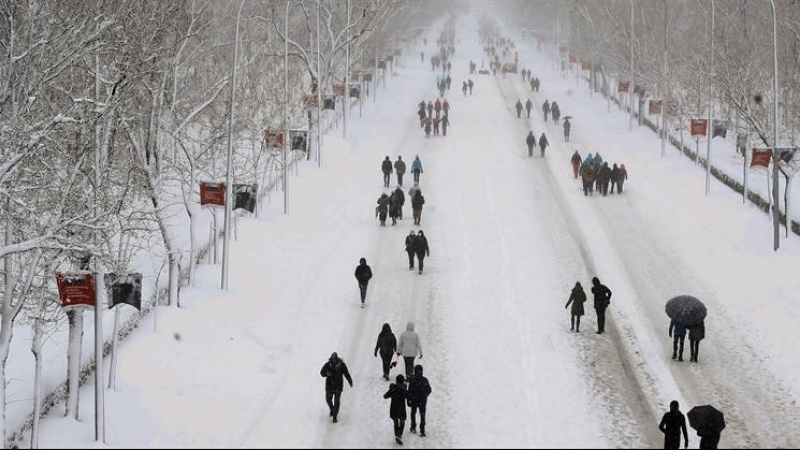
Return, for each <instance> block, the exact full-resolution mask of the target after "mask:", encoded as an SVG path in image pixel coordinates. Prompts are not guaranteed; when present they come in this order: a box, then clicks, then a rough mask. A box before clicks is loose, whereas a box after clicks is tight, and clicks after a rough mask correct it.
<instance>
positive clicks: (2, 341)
mask: <svg viewBox="0 0 800 450" xmlns="http://www.w3.org/2000/svg"><path fill="white" fill-rule="evenodd" d="M3 309H4V312H8V311H9V309H7V308H5V307H4V308H3ZM13 325H14V322H13V320H12V317H11V315H10V314H3V319H2V327H3V328H2V330H0V436H2V438H3V447H6V435H7V434H6V432H7V423H6V381H7V380H6V363H7V361H8V353H9V350H10V349H11V338H12V336H13V334H14V329H13Z"/></svg>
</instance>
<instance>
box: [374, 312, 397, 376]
mask: <svg viewBox="0 0 800 450" xmlns="http://www.w3.org/2000/svg"><path fill="white" fill-rule="evenodd" d="M396 351H397V338H396V337H395V336H394V333H392V327H391V326H389V324H388V323H385V324H383V329H382V330H381V333H380V334H379V335H378V342H377V343H376V344H375V357H376V358H377V357H378V355H379V354H380V355H381V362H383V379H384V380H386V381H389V370H391V368H392V357H394V353H395V352H396Z"/></svg>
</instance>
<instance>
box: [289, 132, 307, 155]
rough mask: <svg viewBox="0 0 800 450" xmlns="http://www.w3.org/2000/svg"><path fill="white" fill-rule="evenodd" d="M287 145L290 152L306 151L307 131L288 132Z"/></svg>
mask: <svg viewBox="0 0 800 450" xmlns="http://www.w3.org/2000/svg"><path fill="white" fill-rule="evenodd" d="M289 143H290V144H291V146H290V148H291V149H292V150H297V151H301V152H305V151H308V131H305V130H289Z"/></svg>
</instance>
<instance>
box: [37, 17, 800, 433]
mask: <svg viewBox="0 0 800 450" xmlns="http://www.w3.org/2000/svg"><path fill="white" fill-rule="evenodd" d="M458 37H460V38H461V43H460V45H459V46H458V49H457V53H456V58H455V60H454V61H453V89H452V91H450V93H448V96H447V97H448V99H449V100H450V102H451V103H452V112H451V122H452V126H451V128H450V129H449V130H448V132H449V133H448V136H447V137H434V138H431V139H425V138H424V136H423V133H422V130H421V129H420V128H419V123H418V121H417V119H416V116H415V111H416V104H417V103H419V101H420V100H422V99H423V98H424V99H426V100H427V99H433V98H434V96H435V95H436V94H435V91H434V75H435V74H434V73H432V72H431V71H430V66H429V63H428V62H427V61H426V62H425V63H423V64H420V63H419V59H417V58H416V57H415V56H418V53H419V51H418V50H417V51H416V52H414V51H411V52H409V54H410V56H409V57H408V67H407V68H405V69H401V70H400V75H401V76H400V77H394V78H392V79H391V80H390V81H389V83H388V89H387V90H381V91H380V92H379V97H378V99H379V102H378V103H376V104H373V103H371V102H367V103H366V104H365V108H364V113H365V114H364V118H363V119H360V120H359V119H358V118H357V117H358V113H357V112H354V116H353V117H354V120H353V121H352V128H351V130H350V134H349V137H348V139H347V140H343V139H341V138H340V136H341V131H340V130H338V132H337V130H333V131H332V132H331V133H330V134H329V135H328V136H327V137H326V139H325V159H324V167H323V168H322V169H321V170H320V169H317V168H316V167H313V165H307V166H301V168H300V171H299V176H298V177H293V178H290V180H289V181H290V187H289V193H290V200H289V201H290V215H289V216H288V217H285V216H283V215H282V210H283V205H282V204H281V203H280V199H278V198H277V196H276V197H275V203H273V204H271V205H268V206H267V207H266V208H265V213H264V214H263V215H262V217H261V218H260V219H248V220H243V221H242V222H241V223H240V227H239V239H238V241H237V242H235V243H234V244H233V246H232V253H231V261H232V269H231V283H230V285H231V289H230V291H229V292H227V293H224V292H221V291H219V290H218V288H217V286H218V278H219V267H217V266H201V268H200V277H201V280H202V281H201V282H199V283H198V286H197V287H196V288H194V289H187V290H184V292H183V297H182V304H183V305H184V308H181V309H180V310H178V309H169V310H164V314H162V316H161V317H160V323H159V332H158V333H150V332H149V331H148V330H149V327H144V328H143V329H142V330H141V331H139V332H137V335H136V336H134V337H132V338H131V339H129V340H128V341H126V342H125V343H124V345H123V347H122V351H121V360H120V366H119V378H118V387H117V391H116V392H109V393H108V394H107V403H108V410H107V418H108V424H107V429H108V445H109V446H112V447H136V446H142V447H170V446H172V447H206V446H211V447H223V446H232V447H242V446H246V447H337V448H338V447H347V448H355V447H388V446H393V445H394V442H393V440H392V428H391V422H390V420H389V417H388V410H389V402H388V400H384V399H383V398H382V395H383V393H384V392H385V390H386V387H387V383H386V382H384V381H383V380H382V379H381V377H380V375H381V370H380V361H379V359H378V358H374V357H373V355H372V351H373V349H374V346H375V340H376V337H377V334H378V332H379V331H380V328H381V325H382V324H383V323H384V322H388V323H390V324H391V325H392V328H393V330H394V331H395V333H396V334H398V336H399V333H400V332H402V330H404V329H405V324H406V322H407V321H408V320H414V321H416V323H417V331H418V332H419V333H420V336H421V339H422V344H423V347H424V350H425V356H424V358H423V359H422V360H420V361H419V362H420V363H421V364H423V365H424V366H425V372H426V376H427V377H428V378H429V380H430V382H431V385H432V387H433V394H432V396H431V398H430V400H429V407H428V430H427V431H428V437H426V438H419V437H416V436H411V435H408V434H407V435H406V438H407V439H406V443H407V446H410V447H480V446H490V447H503V446H510V447H544V446H553V447H587V446H588V447H609V446H615V447H616V446H620V447H642V446H649V447H653V446H656V445H660V435H659V433H658V432H657V431H655V427H656V425H657V422H658V419H660V415H661V414H662V413H663V412H665V411H666V409H667V406H666V402H667V401H668V400H671V399H672V398H677V399H679V400H681V402H682V404H683V409H684V411H687V410H688V409H689V408H690V407H691V406H694V405H699V404H713V405H715V406H718V407H719V408H720V409H721V410H723V411H724V412H725V413H726V417H727V419H728V421H729V425H728V429H726V431H725V432H724V433H723V440H722V443H721V445H722V446H724V447H757V446H759V447H760V446H767V447H774V446H786V447H791V446H795V447H796V446H797V445H798V444H800V438H798V433H800V426H798V423H797V422H796V420H798V419H797V418H798V417H800V416H798V414H797V412H798V411H797V409H798V408H797V405H796V401H797V399H798V392H800V380H798V375H797V374H798V373H800V370H799V369H800V357H799V356H798V354H797V352H796V351H793V350H794V348H793V347H794V342H796V341H797V338H798V337H799V336H798V334H800V332H798V331H797V329H796V327H795V326H794V325H795V324H796V323H797V322H798V306H797V292H800V289H799V288H800V281H798V279H797V277H796V276H793V272H794V267H796V264H797V261H798V256H799V255H800V245H798V240H797V239H794V238H792V239H789V240H788V241H786V242H784V247H783V248H782V249H781V251H780V252H779V253H777V254H773V253H772V251H771V240H770V237H771V234H770V231H769V230H770V224H769V221H768V218H767V217H766V215H764V214H763V213H761V212H760V211H758V210H756V209H755V208H752V207H744V206H742V205H741V200H740V197H738V196H737V195H735V194H734V193H732V192H730V191H728V190H727V188H724V187H722V186H721V185H719V184H716V183H715V185H714V187H713V189H712V192H713V193H712V195H711V196H709V197H704V196H703V195H702V192H703V188H702V185H703V182H704V180H703V172H702V171H701V170H700V169H698V168H696V167H695V166H694V165H693V163H691V162H690V161H687V159H686V158H683V157H680V156H678V152H677V150H673V149H670V151H671V152H672V153H670V155H669V157H668V158H667V160H666V161H664V160H662V159H661V158H660V144H659V141H658V140H657V139H656V137H655V135H653V134H652V133H651V132H650V131H649V130H636V131H635V132H634V133H628V131H627V126H628V125H627V119H626V116H624V115H623V114H621V113H619V112H617V111H612V113H610V114H607V113H606V112H605V104H604V102H603V101H601V100H599V99H597V98H596V99H595V100H590V99H589V98H588V93H587V92H584V90H576V89H575V86H574V79H561V78H560V77H559V76H558V74H556V73H555V72H553V71H552V70H551V69H550V64H549V62H547V61H546V60H545V59H543V57H542V56H540V55H537V54H534V53H533V52H532V51H531V50H530V49H527V48H525V47H524V46H522V45H521V43H520V42H518V46H520V47H522V48H520V58H521V67H529V68H531V69H532V70H533V73H534V75H535V76H538V77H539V78H540V79H541V80H542V90H541V92H540V93H539V94H538V95H535V96H533V97H531V98H532V100H533V101H534V104H535V105H536V108H535V109H534V114H533V115H532V118H531V119H530V120H520V119H517V118H516V114H515V112H513V104H514V102H515V101H516V99H517V98H518V97H522V99H523V102H524V100H525V98H527V96H528V95H530V90H529V88H528V87H527V86H526V85H525V84H523V83H522V81H521V77H520V76H519V75H511V74H509V76H508V78H505V79H503V78H502V76H498V77H496V78H495V77H492V76H479V75H477V76H473V79H474V80H475V81H476V87H475V93H474V95H472V96H468V97H467V98H464V97H463V96H462V95H461V92H460V90H459V88H460V85H461V81H462V80H463V79H464V78H465V77H466V69H467V63H468V61H469V60H470V59H473V60H475V61H480V60H481V58H483V54H482V49H481V47H480V45H478V42H477V22H476V21H475V20H471V19H470V20H464V21H462V22H461V24H460V30H459V33H458ZM432 38H433V39H432ZM428 39H429V42H432V41H435V36H431V35H429V36H428ZM433 50H434V48H433V46H432V45H429V46H428V48H426V49H425V51H426V54H427V55H429V54H431V52H432V51H433ZM544 98H549V99H550V100H551V101H552V100H553V99H556V100H557V101H558V103H559V104H560V106H561V109H562V115H572V116H573V117H574V120H573V129H572V137H571V142H570V143H569V144H568V145H565V144H564V143H563V142H562V139H561V138H560V137H561V131H560V127H557V126H555V125H553V124H552V123H549V124H546V125H545V124H544V123H543V122H542V120H541V117H540V114H538V113H537V112H538V111H539V106H540V105H541V103H542V102H543V101H544ZM529 127H532V128H533V130H534V131H535V134H536V135H537V136H538V135H539V134H540V133H541V132H542V131H545V130H546V132H547V134H548V137H549V138H550V141H551V143H552V144H553V145H552V147H550V149H548V152H547V156H546V158H545V159H544V160H542V159H541V158H540V157H538V152H536V153H537V156H535V157H534V158H528V157H527V154H526V149H525V147H524V142H523V141H524V138H525V135H526V134H527V131H528V129H529ZM576 148H578V149H580V150H581V153H582V154H583V155H585V153H586V151H592V152H595V151H598V150H599V151H600V152H601V154H602V155H603V157H604V158H605V160H606V161H609V162H621V163H625V164H626V167H627V168H628V171H629V175H630V177H631V178H630V180H629V182H628V183H627V184H626V192H625V194H623V195H622V196H609V197H607V198H602V197H601V198H597V197H596V196H595V197H592V198H585V197H584V196H583V194H582V193H581V192H579V190H578V186H579V182H578V181H576V180H573V179H572V178H571V174H570V173H569V170H570V169H569V163H568V160H569V157H570V155H571V153H572V151H573V150H574V149H576ZM417 154H419V155H420V157H421V159H422V162H423V164H424V166H425V173H424V174H423V175H422V180H421V187H422V189H423V192H424V194H425V197H426V206H425V209H424V211H423V216H422V227H412V226H411V210H410V205H409V203H408V201H407V203H406V207H405V211H404V212H405V219H404V220H402V221H401V222H400V223H399V224H398V225H397V226H396V227H392V226H391V225H389V226H387V227H386V228H381V227H379V226H378V222H377V220H375V219H374V215H373V212H374V206H375V201H376V199H377V198H378V196H379V195H380V193H381V192H382V188H381V186H382V185H381V174H380V162H381V160H382V159H383V158H384V157H385V156H387V155H388V156H390V157H391V158H392V159H393V160H394V159H395V157H396V155H402V156H403V159H404V160H406V161H407V163H408V164H409V166H410V162H411V161H412V160H413V157H414V156H415V155H417ZM408 178H409V176H407V177H406V179H407V181H406V186H405V190H406V191H407V189H408V187H409V185H410V183H409V181H408ZM394 185H395V183H394V178H393V183H392V186H393V187H394ZM419 228H421V229H423V230H424V231H425V234H426V235H427V237H428V240H429V243H430V246H431V257H430V258H428V259H426V265H425V273H424V274H423V275H418V274H417V273H416V272H410V271H408V267H407V259H406V255H405V252H404V251H403V246H404V244H403V242H404V238H405V236H406V235H407V234H408V231H409V230H410V229H415V230H416V229H419ZM362 256H363V257H365V258H367V261H368V262H369V264H370V265H371V266H372V269H373V272H374V273H375V278H373V281H372V282H371V283H370V286H369V293H368V298H367V307H366V309H361V308H360V304H359V300H358V288H357V285H356V282H355V280H354V278H353V270H354V268H355V266H356V264H357V262H358V259H359V258H360V257H362ZM793 266H794V267H793ZM594 275H597V276H599V277H600V278H601V280H603V281H604V282H605V283H607V284H608V285H609V287H610V288H611V289H612V290H613V291H614V297H613V298H612V305H611V309H610V310H609V315H610V317H611V323H610V324H609V327H608V328H609V333H608V334H607V335H604V336H597V335H595V334H594V333H593V332H592V331H593V330H594V325H595V324H594V314H593V312H592V311H591V300H590V302H589V303H587V313H589V316H586V317H584V323H583V326H582V333H581V334H580V335H578V334H574V333H570V332H569V331H568V330H569V313H568V312H567V311H566V310H564V308H563V305H564V304H565V303H566V300H567V297H568V293H569V290H570V289H571V287H572V285H573V284H574V282H575V281H576V280H580V281H581V282H582V283H583V284H584V286H585V287H587V288H588V286H589V284H590V279H591V277H592V276H594ZM682 293H690V294H694V295H696V296H698V297H699V298H701V299H702V300H703V301H705V302H706V304H707V305H708V307H709V319H708V321H707V330H708V337H707V339H706V340H705V341H703V343H702V346H701V353H700V363H699V364H696V365H690V364H689V363H688V362H685V363H675V362H673V361H671V360H670V355H671V340H670V339H669V338H668V337H667V336H666V334H667V327H668V324H669V321H668V319H667V317H666V316H665V315H664V312H663V306H664V303H665V302H666V301H667V300H668V299H669V298H670V297H671V296H673V295H676V294H682ZM687 346H688V342H687ZM333 351H336V352H338V353H339V355H340V356H342V357H343V358H344V360H345V361H346V362H347V364H348V366H349V367H350V372H351V373H352V375H353V381H354V388H353V389H350V388H349V387H345V392H344V394H343V396H342V411H341V414H340V418H339V419H340V421H339V422H340V423H338V424H331V423H329V419H330V418H329V417H328V414H327V412H328V411H327V408H326V406H325V402H324V380H323V379H322V378H321V377H320V376H319V369H320V367H321V366H322V364H323V363H324V362H325V360H326V359H327V358H328V356H329V355H330V353H331V352H333ZM687 355H688V349H687ZM687 359H688V358H687ZM399 366H402V362H401V363H400V364H399ZM396 373H399V372H398V371H397V369H396V370H395V372H393V375H394V374H396ZM92 402H93V395H92V389H91V386H88V387H87V388H85V389H84V391H83V398H82V408H81V423H80V424H75V423H74V422H73V421H71V420H67V419H63V418H61V417H59V416H60V414H59V411H55V412H53V413H51V414H50V416H49V417H48V418H46V420H45V421H44V422H43V432H42V441H41V446H42V447H75V446H86V445H89V444H90V443H91V441H92V438H93V425H92V419H93V413H92V407H91V405H92ZM692 434H693V433H692ZM692 442H693V443H694V444H695V446H696V443H697V439H696V438H695V437H694V436H692Z"/></svg>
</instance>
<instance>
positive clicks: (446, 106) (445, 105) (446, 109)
mask: <svg viewBox="0 0 800 450" xmlns="http://www.w3.org/2000/svg"><path fill="white" fill-rule="evenodd" d="M442 111H444V115H445V116H446V115H448V114H450V103H447V100H445V101H443V102H442Z"/></svg>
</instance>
